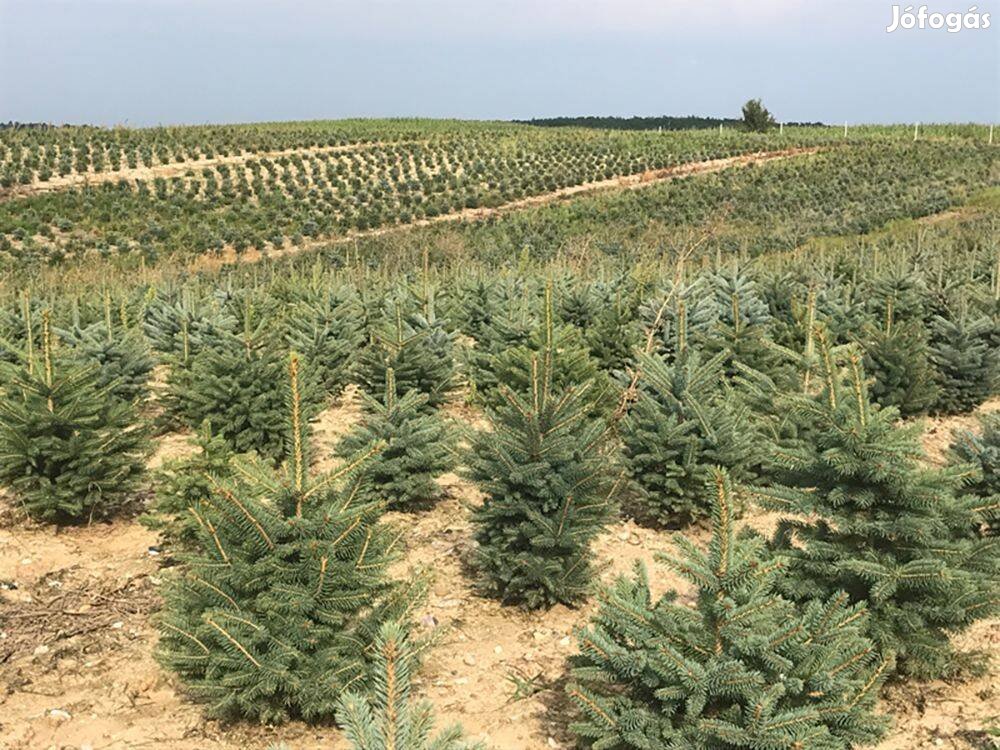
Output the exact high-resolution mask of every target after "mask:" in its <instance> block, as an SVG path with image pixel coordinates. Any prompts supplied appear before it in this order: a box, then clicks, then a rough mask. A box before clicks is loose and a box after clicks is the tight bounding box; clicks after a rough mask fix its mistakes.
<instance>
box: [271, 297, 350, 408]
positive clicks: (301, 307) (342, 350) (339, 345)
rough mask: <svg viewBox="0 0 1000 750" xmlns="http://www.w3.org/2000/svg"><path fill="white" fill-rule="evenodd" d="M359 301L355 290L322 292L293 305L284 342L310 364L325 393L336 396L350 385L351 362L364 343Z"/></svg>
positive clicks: (287, 321) (285, 330) (286, 323)
mask: <svg viewBox="0 0 1000 750" xmlns="http://www.w3.org/2000/svg"><path fill="white" fill-rule="evenodd" d="M360 319H361V309H360V302H359V300H358V298H357V295H356V294H354V293H353V290H349V289H346V288H337V289H334V290H327V289H322V290H319V291H317V292H315V293H313V294H311V295H308V296H306V297H305V298H303V299H299V300H298V301H297V302H295V303H294V304H292V305H291V306H290V309H289V311H288V314H287V315H286V316H285V320H284V338H285V342H286V344H287V345H288V347H289V348H290V349H292V351H296V352H298V353H299V354H300V355H301V356H302V357H303V359H304V360H305V361H306V362H309V363H310V367H311V368H313V369H314V370H315V371H316V372H317V374H318V377H317V379H318V380H319V382H320V385H321V387H322V388H323V390H324V391H325V392H326V393H327V394H328V395H331V396H337V395H339V394H340V392H341V391H342V390H343V389H344V386H346V385H347V383H348V382H350V378H351V368H352V367H353V365H354V362H353V360H352V358H353V356H354V354H355V352H357V351H358V350H359V349H360V348H361V345H362V344H363V343H364V333H363V332H362V330H361V324H360Z"/></svg>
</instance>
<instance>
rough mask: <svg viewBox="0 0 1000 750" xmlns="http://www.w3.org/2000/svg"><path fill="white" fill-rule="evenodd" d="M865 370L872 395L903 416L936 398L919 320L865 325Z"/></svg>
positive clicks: (921, 409)
mask: <svg viewBox="0 0 1000 750" xmlns="http://www.w3.org/2000/svg"><path fill="white" fill-rule="evenodd" d="M861 345H862V348H863V349H864V353H865V358H864V366H865V371H866V372H867V373H868V374H869V375H871V376H872V378H873V382H872V387H871V388H872V397H873V398H874V399H875V401H876V403H878V404H881V405H882V406H892V407H895V408H896V409H898V410H899V413H900V415H901V416H903V417H911V416H913V415H916V414H925V413H926V412H927V411H928V410H929V409H931V407H933V406H934V404H935V402H936V401H937V398H938V392H937V384H936V383H935V381H934V376H935V373H934V368H933V367H931V364H930V360H929V359H928V347H927V335H926V333H925V329H924V327H923V325H922V324H921V323H920V322H919V321H910V322H905V323H897V324H893V322H892V317H891V313H890V314H889V317H888V318H887V321H886V325H885V327H884V328H874V327H869V328H868V330H867V333H866V334H865V335H864V337H863V338H862V340H861Z"/></svg>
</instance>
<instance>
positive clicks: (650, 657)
mask: <svg viewBox="0 0 1000 750" xmlns="http://www.w3.org/2000/svg"><path fill="white" fill-rule="evenodd" d="M714 485H715V487H714V489H715V493H714V495H715V497H714V502H713V507H714V523H713V527H714V528H713V536H712V540H711V542H710V543H709V546H708V550H707V551H704V552H703V551H701V550H699V549H698V548H697V547H696V546H695V545H694V544H692V543H691V542H689V541H688V540H687V539H685V538H684V537H680V538H679V540H678V547H679V548H680V552H681V555H680V556H679V557H662V558H661V560H663V561H664V562H666V563H667V565H669V566H670V567H671V568H672V569H673V570H675V571H676V572H678V573H680V575H681V576H683V577H684V578H685V579H686V580H687V581H689V582H690V583H691V584H692V585H693V586H694V587H695V597H696V598H695V604H694V605H693V606H689V605H684V604H680V603H679V602H678V601H677V597H678V595H677V593H676V592H673V591H671V592H669V593H667V594H666V595H664V596H663V597H662V598H660V599H659V600H658V601H654V600H653V598H652V596H651V594H650V590H649V581H648V578H647V574H646V570H645V567H644V566H643V565H642V564H641V563H640V564H638V565H637V566H636V575H635V577H634V578H624V577H623V578H620V579H619V580H618V581H617V582H616V583H615V584H614V586H612V587H611V588H609V589H607V590H606V591H604V592H603V593H602V594H601V606H600V609H599V610H598V612H597V614H596V616H595V617H594V618H593V619H592V621H591V623H590V627H588V628H586V629H583V630H581V631H579V633H578V638H579V643H580V654H579V655H578V656H576V657H574V659H573V661H572V665H573V668H572V680H573V681H572V682H571V683H570V684H569V686H568V688H567V690H568V692H569V696H570V698H571V700H572V701H573V702H574V703H575V704H576V706H577V707H578V708H579V711H580V719H579V721H577V722H576V723H575V724H574V725H573V726H572V730H573V731H574V732H575V733H576V734H577V736H578V737H579V738H580V739H581V740H582V741H583V742H584V743H585V744H586V746H588V747H592V748H594V750H612V749H614V750H626V749H627V748H634V749H635V750H668V748H691V750H728V749H730V748H732V750H736V748H770V749H772V750H807V749H808V750H848V748H851V747H854V746H856V745H858V744H869V743H871V742H873V741H874V740H876V739H878V737H879V736H880V735H881V733H882V731H883V729H884V727H885V721H884V720H883V719H882V718H881V717H878V716H876V715H875V714H874V713H873V710H874V705H875V701H876V699H877V697H878V689H879V686H880V685H881V683H882V681H883V680H884V679H885V677H886V676H887V675H888V673H889V672H890V671H891V658H885V657H880V656H879V655H878V653H877V650H876V648H875V646H874V644H873V643H872V642H871V641H870V640H868V638H866V637H865V635H864V624H865V619H866V613H865V610H864V608H863V605H861V604H851V603H850V597H849V596H848V595H847V594H846V593H843V592H840V593H838V594H835V595H834V596H832V597H830V598H829V599H827V600H825V601H819V600H817V601H811V602H809V603H807V604H806V605H805V606H804V607H802V608H801V609H799V608H797V607H796V606H795V605H794V604H792V603H791V602H789V601H788V600H786V599H783V598H782V597H781V596H780V595H779V594H778V592H777V588H778V583H779V581H780V580H781V577H782V576H784V575H785V569H784V568H785V562H784V560H783V559H782V558H780V557H774V556H773V555H772V554H771V553H770V552H769V551H768V550H767V547H766V544H765V543H764V542H763V540H762V539H760V538H759V537H757V536H755V535H743V536H740V537H737V535H736V534H735V532H734V520H733V519H734V515H733V507H734V500H733V496H732V490H731V488H730V486H729V481H728V478H727V477H726V476H725V473H724V472H722V471H721V470H720V471H718V472H716V474H715V477H714Z"/></svg>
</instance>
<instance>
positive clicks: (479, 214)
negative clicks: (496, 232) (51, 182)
mask: <svg viewBox="0 0 1000 750" xmlns="http://www.w3.org/2000/svg"><path fill="white" fill-rule="evenodd" d="M822 150H823V149H822V148H821V147H818V146H811V147H800V148H789V149H782V150H780V151H755V152H752V153H748V154H740V155H739V156H728V157H725V158H722V159H709V160H707V161H698V162H690V163H687V164H679V165H676V166H673V167H664V168H663V169H651V170H647V171H645V172H640V173H637V174H631V175H623V176H620V177H612V178H610V179H607V180H597V181H594V182H584V183H581V184H579V185H569V186H567V187H564V188H559V189H558V190H553V191H552V192H549V193H541V194H539V195H530V196H528V197H526V198H518V199H517V200H513V201H509V202H508V203H504V204H503V205H501V206H497V207H495V208H466V209H462V210H460V211H452V212H450V213H446V214H440V215H438V216H433V217H429V218H424V219H417V220H415V221H411V222H408V223H406V224H394V225H391V226H383V227H376V228H374V229H364V230H358V231H351V232H346V233H344V234H339V235H331V236H328V237H321V238H315V239H310V240H308V241H306V242H301V243H299V244H294V245H293V244H291V242H290V241H288V240H286V244H285V246H284V247H281V248H274V249H270V250H268V251H266V252H261V251H260V250H257V249H252V248H251V249H249V250H246V251H244V252H242V253H237V252H236V250H235V249H234V248H233V247H232V246H229V245H227V246H226V247H224V248H223V249H222V250H221V251H220V252H219V253H215V254H212V255H207V254H206V255H200V256H198V257H197V258H195V259H194V260H193V261H192V263H191V266H190V268H191V270H192V271H204V270H213V269H218V268H219V267H221V266H226V265H231V264H234V263H256V262H257V261H259V260H260V259H262V258H265V257H267V258H282V257H285V256H289V255H296V254H298V253H301V252H305V251H307V250H311V249H314V248H317V247H323V246H328V245H338V244H343V243H345V242H354V241H355V240H359V239H365V238H370V237H380V236H383V235H386V234H391V233H394V232H404V231H408V230H411V229H414V228H419V227H429V226H433V225H435V224H443V223H453V222H463V221H467V222H477V221H483V220H485V219H489V218H492V217H494V216H498V215H501V214H506V213H511V212H514V211H519V210H522V209H525V208H531V207H534V206H541V205H545V204H547V203H553V202H555V201H560V200H566V199H568V198H573V197H577V196H580V195H584V194H591V193H598V192H607V191H611V190H636V189H639V188H645V187H649V186H651V185H658V184H660V183H663V182H669V181H671V180H678V179H682V178H685V177H693V176H695V175H703V174H712V173H714V172H721V171H722V170H724V169H729V168H730V167H745V166H749V165H751V164H763V163H765V162H771V161H777V160H779V159H787V158H790V157H794V156H804V155H808V154H815V153H818V152H820V151H822Z"/></svg>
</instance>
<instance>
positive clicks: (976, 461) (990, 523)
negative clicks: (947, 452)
mask: <svg viewBox="0 0 1000 750" xmlns="http://www.w3.org/2000/svg"><path fill="white" fill-rule="evenodd" d="M979 427H980V432H979V434H976V433H975V432H973V431H972V430H958V431H956V433H955V441H954V443H952V446H951V458H952V460H953V461H954V462H955V463H960V464H965V465H968V466H972V467H974V468H975V469H976V470H977V475H976V477H975V478H974V479H973V480H972V482H970V483H969V484H968V485H967V486H966V489H967V491H968V492H970V493H972V494H973V495H975V496H976V497H978V498H981V500H982V502H981V503H979V504H978V505H977V507H978V508H979V509H980V510H981V512H982V514H983V517H984V518H985V521H986V525H985V527H984V531H985V532H986V533H987V534H989V535H991V536H1000V412H997V411H995V412H989V413H987V414H983V415H981V416H980V417H979Z"/></svg>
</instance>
